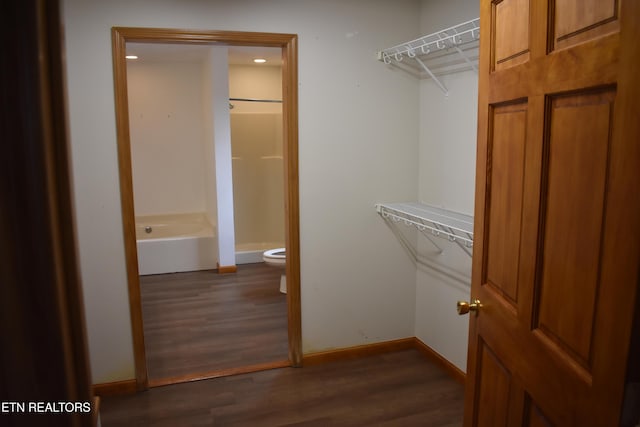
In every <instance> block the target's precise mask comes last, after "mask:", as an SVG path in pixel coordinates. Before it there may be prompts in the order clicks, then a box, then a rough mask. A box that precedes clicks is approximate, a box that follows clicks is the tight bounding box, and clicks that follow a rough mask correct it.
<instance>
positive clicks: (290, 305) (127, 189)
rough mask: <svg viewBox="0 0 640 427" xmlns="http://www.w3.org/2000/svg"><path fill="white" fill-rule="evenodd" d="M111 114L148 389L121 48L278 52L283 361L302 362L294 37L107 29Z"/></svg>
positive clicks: (136, 346)
mask: <svg viewBox="0 0 640 427" xmlns="http://www.w3.org/2000/svg"><path fill="white" fill-rule="evenodd" d="M111 36H112V38H111V41H112V53H113V74H114V92H115V113H116V128H117V142H118V164H119V171H120V172H119V177H120V202H121V205H122V228H123V237H124V247H125V257H126V265H127V282H128V291H129V309H130V315H131V329H132V335H133V352H134V360H135V376H136V386H137V389H138V390H145V389H147V388H148V385H149V379H148V376H147V363H146V356H145V348H144V334H143V326H142V306H141V301H140V280H139V275H138V257H137V249H136V240H135V216H134V205H133V183H132V172H131V143H130V135H129V103H128V98H127V68H126V59H125V53H126V48H125V47H126V43H127V42H143V43H144V42H149V43H184V44H215V45H230V46H233V45H240V46H270V47H280V48H282V59H283V64H282V101H283V104H282V111H283V121H284V176H285V178H286V179H285V180H284V181H285V184H284V185H285V221H286V225H285V234H286V235H285V244H286V248H287V266H286V275H287V314H288V334H289V360H290V362H291V364H292V365H293V366H300V365H301V363H302V326H301V308H300V226H299V224H300V219H299V191H298V36H297V35H296V34H280V33H256V32H238V31H201V30H178V29H162V28H131V27H113V28H112V29H111Z"/></svg>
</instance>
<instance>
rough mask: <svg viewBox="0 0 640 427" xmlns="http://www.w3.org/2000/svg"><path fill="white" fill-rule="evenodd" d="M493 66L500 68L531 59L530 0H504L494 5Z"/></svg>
mask: <svg viewBox="0 0 640 427" xmlns="http://www.w3.org/2000/svg"><path fill="white" fill-rule="evenodd" d="M493 20H494V26H493V28H494V29H495V34H494V36H493V40H494V46H495V47H494V63H493V68H494V69H495V70H500V69H504V68H508V67H512V66H514V65H517V64H521V63H523V62H526V61H527V60H528V59H529V0H502V1H496V2H495V3H494V5H493Z"/></svg>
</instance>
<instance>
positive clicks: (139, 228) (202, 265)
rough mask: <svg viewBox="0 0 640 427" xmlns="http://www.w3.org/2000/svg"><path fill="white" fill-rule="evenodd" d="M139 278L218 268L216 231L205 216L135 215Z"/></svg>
mask: <svg viewBox="0 0 640 427" xmlns="http://www.w3.org/2000/svg"><path fill="white" fill-rule="evenodd" d="M136 243H137V248H138V271H139V273H140V274H141V275H146V274H163V273H175V272H179V271H197V270H209V269H214V268H217V266H216V262H217V259H218V251H217V242H216V233H215V228H214V227H213V226H212V225H211V224H210V223H209V221H208V220H207V217H206V216H205V214H204V213H189V214H175V215H147V216H136Z"/></svg>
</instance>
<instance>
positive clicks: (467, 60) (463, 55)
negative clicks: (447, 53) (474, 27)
mask: <svg viewBox="0 0 640 427" xmlns="http://www.w3.org/2000/svg"><path fill="white" fill-rule="evenodd" d="M454 49H455V50H456V51H458V53H459V54H460V56H462V59H464V61H465V62H466V63H467V64H468V65H469V66H470V67H471V68H472V69H473V71H475V72H476V74H478V67H476V64H474V63H473V62H471V60H470V59H469V57H468V56H467V55H465V53H464V52H463V51H462V49H460V48H459V47H458V46H454Z"/></svg>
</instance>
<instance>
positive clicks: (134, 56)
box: [125, 55, 138, 59]
mask: <svg viewBox="0 0 640 427" xmlns="http://www.w3.org/2000/svg"><path fill="white" fill-rule="evenodd" d="M125 58H127V59H138V57H137V56H136V55H127V56H125Z"/></svg>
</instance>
